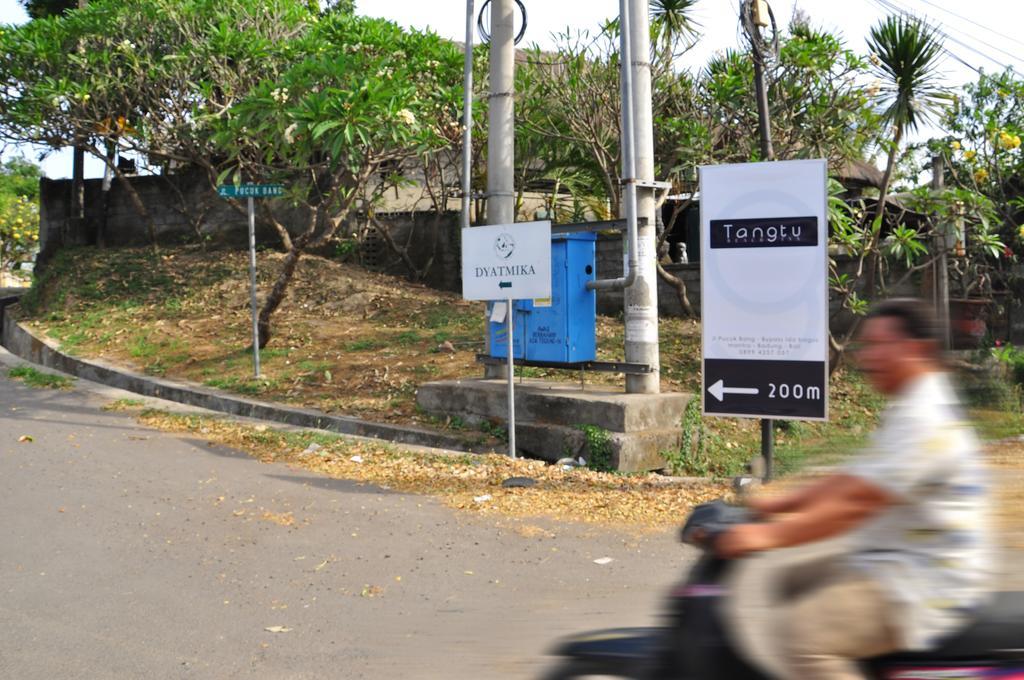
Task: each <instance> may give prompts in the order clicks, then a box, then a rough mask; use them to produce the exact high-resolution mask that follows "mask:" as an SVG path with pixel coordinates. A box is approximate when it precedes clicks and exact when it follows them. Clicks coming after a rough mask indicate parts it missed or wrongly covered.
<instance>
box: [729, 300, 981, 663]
mask: <svg viewBox="0 0 1024 680" xmlns="http://www.w3.org/2000/svg"><path fill="white" fill-rule="evenodd" d="M854 359H855V360H856V362H857V364H858V365H859V366H860V368H861V370H862V371H863V372H864V374H865V376H866V377H867V379H868V380H869V381H870V382H871V384H872V385H873V386H874V387H875V388H876V389H877V390H878V391H879V392H881V393H882V394H884V395H885V396H886V397H888V399H889V403H888V406H887V407H886V409H885V411H884V412H883V414H882V416H881V422H880V424H879V428H878V430H877V431H876V432H875V433H874V436H873V437H872V438H871V441H870V443H869V445H868V447H867V449H866V450H865V451H864V452H863V453H862V454H861V455H860V456H858V457H857V458H856V459H854V460H853V461H851V462H850V463H849V464H847V465H845V466H843V467H842V468H840V469H838V470H837V471H835V472H834V473H833V474H831V475H829V476H827V477H824V478H823V479H820V480H819V481H816V482H815V483H813V484H811V485H809V486H807V487H805V488H803V489H800V490H797V491H796V492H793V493H790V494H787V495H784V496H781V497H776V498H755V499H752V500H750V501H749V505H750V506H751V508H753V509H754V510H755V511H756V512H758V513H759V514H760V515H762V517H763V518H764V519H766V520H768V521H766V522H765V523H760V524H745V525H740V526H738V527H736V528H734V529H733V530H731V531H729V532H728V533H726V534H725V535H723V536H722V537H721V539H720V540H719V542H718V544H717V549H718V552H719V553H720V554H721V555H723V556H725V557H730V558H739V557H745V556H752V555H755V554H757V557H755V558H753V559H750V560H747V561H745V562H744V563H743V564H742V566H741V567H740V569H738V572H737V575H736V581H735V583H734V588H733V590H732V592H733V597H732V600H731V602H730V608H731V611H730V612H729V618H730V619H731V624H732V627H733V629H734V634H735V635H736V636H737V638H738V639H739V641H740V644H741V646H742V647H744V648H745V649H746V650H747V652H748V654H749V655H750V656H751V657H753V658H752V660H755V661H756V662H758V663H760V665H761V666H762V667H765V668H766V669H767V670H769V671H771V672H772V674H773V675H776V676H779V677H788V678H800V679H801V680H816V679H819V678H820V679H825V678H828V679H836V680H838V679H840V678H842V679H844V680H845V679H849V680H853V679H855V678H863V677H864V676H863V674H862V673H861V671H860V670H859V668H858V665H857V659H861V658H867V657H872V656H878V655H882V654H886V653H890V652H894V651H898V650H922V649H929V648H933V647H936V646H938V645H939V644H940V643H941V642H942V641H943V640H945V639H946V638H947V637H949V636H950V635H952V634H954V633H956V632H957V631H959V630H960V629H961V628H963V627H964V626H965V625H966V624H968V623H969V622H970V620H971V616H972V612H973V611H975V610H976V609H977V608H978V607H979V605H980V604H982V603H983V601H984V599H985V594H986V590H987V588H988V587H989V586H990V581H991V578H992V571H991V568H990V567H991V565H990V559H991V554H990V536H989V522H988V504H989V492H988V479H987V475H986V472H985V468H984V465H983V463H982V460H981V457H980V454H979V447H978V443H977V440H976V439H975V436H974V434H973V432H972V431H971V429H970V427H969V426H968V425H967V424H966V423H965V422H964V419H963V416H962V415H961V414H960V412H959V407H958V405H957V399H956V396H955V394H954V391H953V388H952V386H951V385H950V380H949V377H948V376H947V374H946V372H945V370H944V368H943V363H942V352H941V344H940V342H939V334H938V325H937V324H936V322H935V320H934V317H933V316H932V315H931V313H930V310H929V309H928V308H927V307H925V306H924V305H923V304H922V303H920V302H919V301H916V300H890V301H886V302H883V303H881V304H879V305H877V306H876V307H875V308H874V309H873V310H872V311H871V312H870V313H869V315H868V318H867V319H866V320H865V322H864V324H863V327H862V330H861V332H860V335H859V342H858V344H857V348H856V349H855V352H854ZM824 539H833V540H831V541H825V542H823V540H824ZM793 546H802V547H801V548H793ZM780 548H790V550H779V549H780ZM766 551H771V552H766Z"/></svg>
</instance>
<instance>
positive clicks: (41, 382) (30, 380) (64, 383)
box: [7, 366, 75, 390]
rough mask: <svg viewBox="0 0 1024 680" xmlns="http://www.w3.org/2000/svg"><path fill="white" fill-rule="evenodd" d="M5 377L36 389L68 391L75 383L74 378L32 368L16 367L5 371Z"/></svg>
mask: <svg viewBox="0 0 1024 680" xmlns="http://www.w3.org/2000/svg"><path fill="white" fill-rule="evenodd" d="M7 376H8V377H10V378H14V379H15V380H20V381H21V382H23V383H25V384H26V385H28V386H29V387H35V388H38V389H50V390H69V389H71V386H72V385H74V383H75V381H74V378H68V377H66V376H63V375H54V374H53V373H44V372H43V371H40V370H38V369H36V368H33V367H32V366H16V367H14V368H12V369H10V370H9V371H7Z"/></svg>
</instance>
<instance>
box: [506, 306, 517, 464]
mask: <svg viewBox="0 0 1024 680" xmlns="http://www.w3.org/2000/svg"><path fill="white" fill-rule="evenodd" d="M505 304H507V305H508V308H507V310H506V314H507V317H506V318H507V320H508V455H510V456H512V458H515V457H516V398H515V370H514V367H513V362H512V353H513V347H512V346H513V342H512V340H513V339H514V337H515V336H514V335H513V332H514V330H515V329H514V327H513V322H512V319H513V317H512V300H506V302H505Z"/></svg>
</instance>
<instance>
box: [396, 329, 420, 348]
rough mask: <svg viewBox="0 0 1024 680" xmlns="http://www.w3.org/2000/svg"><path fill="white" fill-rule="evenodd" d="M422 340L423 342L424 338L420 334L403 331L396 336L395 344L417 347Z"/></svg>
mask: <svg viewBox="0 0 1024 680" xmlns="http://www.w3.org/2000/svg"><path fill="white" fill-rule="evenodd" d="M421 340H423V338H422V337H420V334H419V333H418V332H416V331H402V332H401V333H399V334H398V335H396V336H395V342H397V343H398V344H399V345H404V346H409V345H415V344H416V343H418V342H420V341H421Z"/></svg>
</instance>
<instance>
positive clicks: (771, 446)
mask: <svg viewBox="0 0 1024 680" xmlns="http://www.w3.org/2000/svg"><path fill="white" fill-rule="evenodd" d="M761 457H762V458H764V481H766V482H768V481H771V478H772V468H773V467H774V465H773V459H774V458H775V433H774V432H773V430H772V421H771V420H768V419H767V418H765V419H762V420H761Z"/></svg>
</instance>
